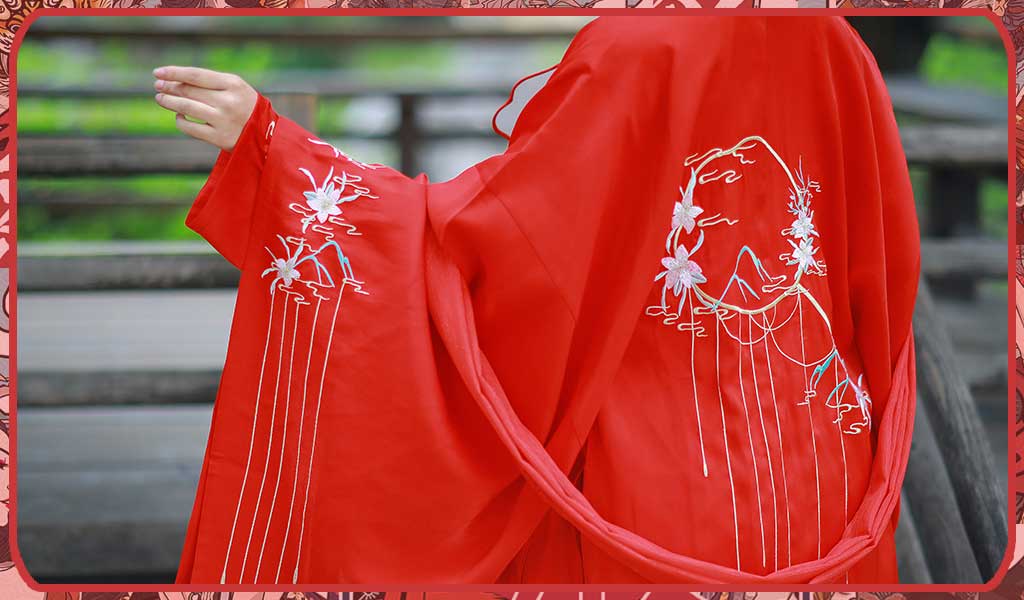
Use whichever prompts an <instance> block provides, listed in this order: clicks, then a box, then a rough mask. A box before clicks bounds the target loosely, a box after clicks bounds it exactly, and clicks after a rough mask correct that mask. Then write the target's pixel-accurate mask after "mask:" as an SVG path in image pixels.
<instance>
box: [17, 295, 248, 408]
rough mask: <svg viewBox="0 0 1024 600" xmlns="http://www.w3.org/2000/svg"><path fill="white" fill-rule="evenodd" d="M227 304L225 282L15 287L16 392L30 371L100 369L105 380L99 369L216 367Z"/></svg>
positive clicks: (230, 298)
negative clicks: (93, 288)
mask: <svg viewBox="0 0 1024 600" xmlns="http://www.w3.org/2000/svg"><path fill="white" fill-rule="evenodd" d="M234 306H235V292H234V291H232V290H175V291H153V292H64V293H60V294H52V293H32V292H25V293H21V294H19V295H18V334H19V335H18V392H19V394H21V393H25V394H29V390H28V389H27V388H22V387H21V384H22V378H24V377H28V376H29V375H30V374H32V373H54V372H60V373H90V372H91V373H99V374H100V375H99V376H98V377H97V378H96V380H97V382H98V383H97V384H96V385H98V386H99V385H102V386H104V387H106V388H109V386H108V385H106V384H104V383H103V379H104V375H102V374H103V373H127V372H150V373H152V372H164V373H179V374H182V373H191V372H199V373H203V372H211V371H218V370H220V369H221V368H222V367H223V366H224V359H225V356H226V353H227V347H228V338H229V334H230V328H231V322H232V318H233V316H232V313H233V310H234ZM181 385H184V384H181ZM40 397H42V396H40ZM93 398H94V399H93V403H94V404H96V403H102V402H103V401H104V400H103V394H101V393H96V394H93ZM21 399H22V398H21V397H19V401H20V400H21Z"/></svg>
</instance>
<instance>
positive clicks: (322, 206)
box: [303, 181, 359, 223]
mask: <svg viewBox="0 0 1024 600" xmlns="http://www.w3.org/2000/svg"><path fill="white" fill-rule="evenodd" d="M341 189H342V188H341V187H335V185H334V182H333V181H332V182H330V183H327V184H326V185H322V186H319V187H317V188H316V189H315V190H313V191H312V192H303V195H304V196H305V197H306V204H307V205H308V206H309V208H311V209H313V210H314V211H316V220H317V221H319V222H321V223H323V222H325V221H327V219H329V218H330V217H333V216H336V215H340V214H341V208H340V207H339V206H338V205H339V204H342V203H344V202H351V201H352V200H355V199H356V198H358V197H359V196H358V195H357V194H353V195H351V196H345V197H344V198H342V197H341Z"/></svg>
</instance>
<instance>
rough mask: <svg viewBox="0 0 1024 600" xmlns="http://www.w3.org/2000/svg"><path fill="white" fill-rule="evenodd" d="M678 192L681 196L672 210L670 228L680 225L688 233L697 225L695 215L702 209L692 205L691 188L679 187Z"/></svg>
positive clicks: (698, 214) (676, 227)
mask: <svg viewBox="0 0 1024 600" xmlns="http://www.w3.org/2000/svg"><path fill="white" fill-rule="evenodd" d="M679 193H681V194H682V195H683V197H682V199H681V200H679V201H678V202H676V205H675V208H674V209H673V210H672V229H678V228H679V227H680V226H682V227H683V229H685V230H686V233H690V232H691V231H693V228H694V227H695V226H696V225H697V217H698V216H700V214H701V213H702V212H704V209H703V208H701V207H699V206H694V205H693V190H691V189H686V190H683V188H682V187H680V188H679Z"/></svg>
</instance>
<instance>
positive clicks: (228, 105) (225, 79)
mask: <svg viewBox="0 0 1024 600" xmlns="http://www.w3.org/2000/svg"><path fill="white" fill-rule="evenodd" d="M153 76H154V77H156V81H155V82H154V84H153V87H154V88H155V89H156V90H157V94H156V102H157V104H159V105H160V106H162V107H164V108H166V109H167V110H170V111H173V112H175V113H177V114H176V116H175V120H176V125H177V127H178V130H179V131H181V132H182V133H184V134H185V135H188V136H191V137H194V138H196V139H197V140H201V141H204V142H207V143H209V144H213V145H214V146H217V147H218V148H220V149H222V150H231V149H232V148H234V147H235V142H237V141H238V136H239V135H240V134H241V133H242V128H243V127H244V126H245V122H246V121H247V120H248V119H249V115H250V114H252V109H253V107H255V106H256V98H257V92H256V90H255V89H253V87H252V86H250V85H249V84H248V83H246V82H245V80H244V79H242V78H241V77H239V76H238V75H235V74H233V73H221V72H218V71H211V70H209V69H202V68H199V67H178V66H164V67H158V68H156V69H154V70H153ZM186 117H187V118H186Z"/></svg>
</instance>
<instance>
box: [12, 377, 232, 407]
mask: <svg viewBox="0 0 1024 600" xmlns="http://www.w3.org/2000/svg"><path fill="white" fill-rule="evenodd" d="M220 375H221V373H220V371H218V370H210V371H202V370H189V371H174V370H171V371H168V370H159V371H113V372H112V371H100V372H59V371H58V372H53V371H42V372H37V371H31V372H26V373H22V374H21V375H19V376H18V406H33V407H37V406H98V405H102V406H112V405H132V404H139V405H143V404H144V405H171V404H174V405H180V404H210V403H212V402H213V401H214V399H215V398H216V397H217V387H218V386H219V385H220Z"/></svg>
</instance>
